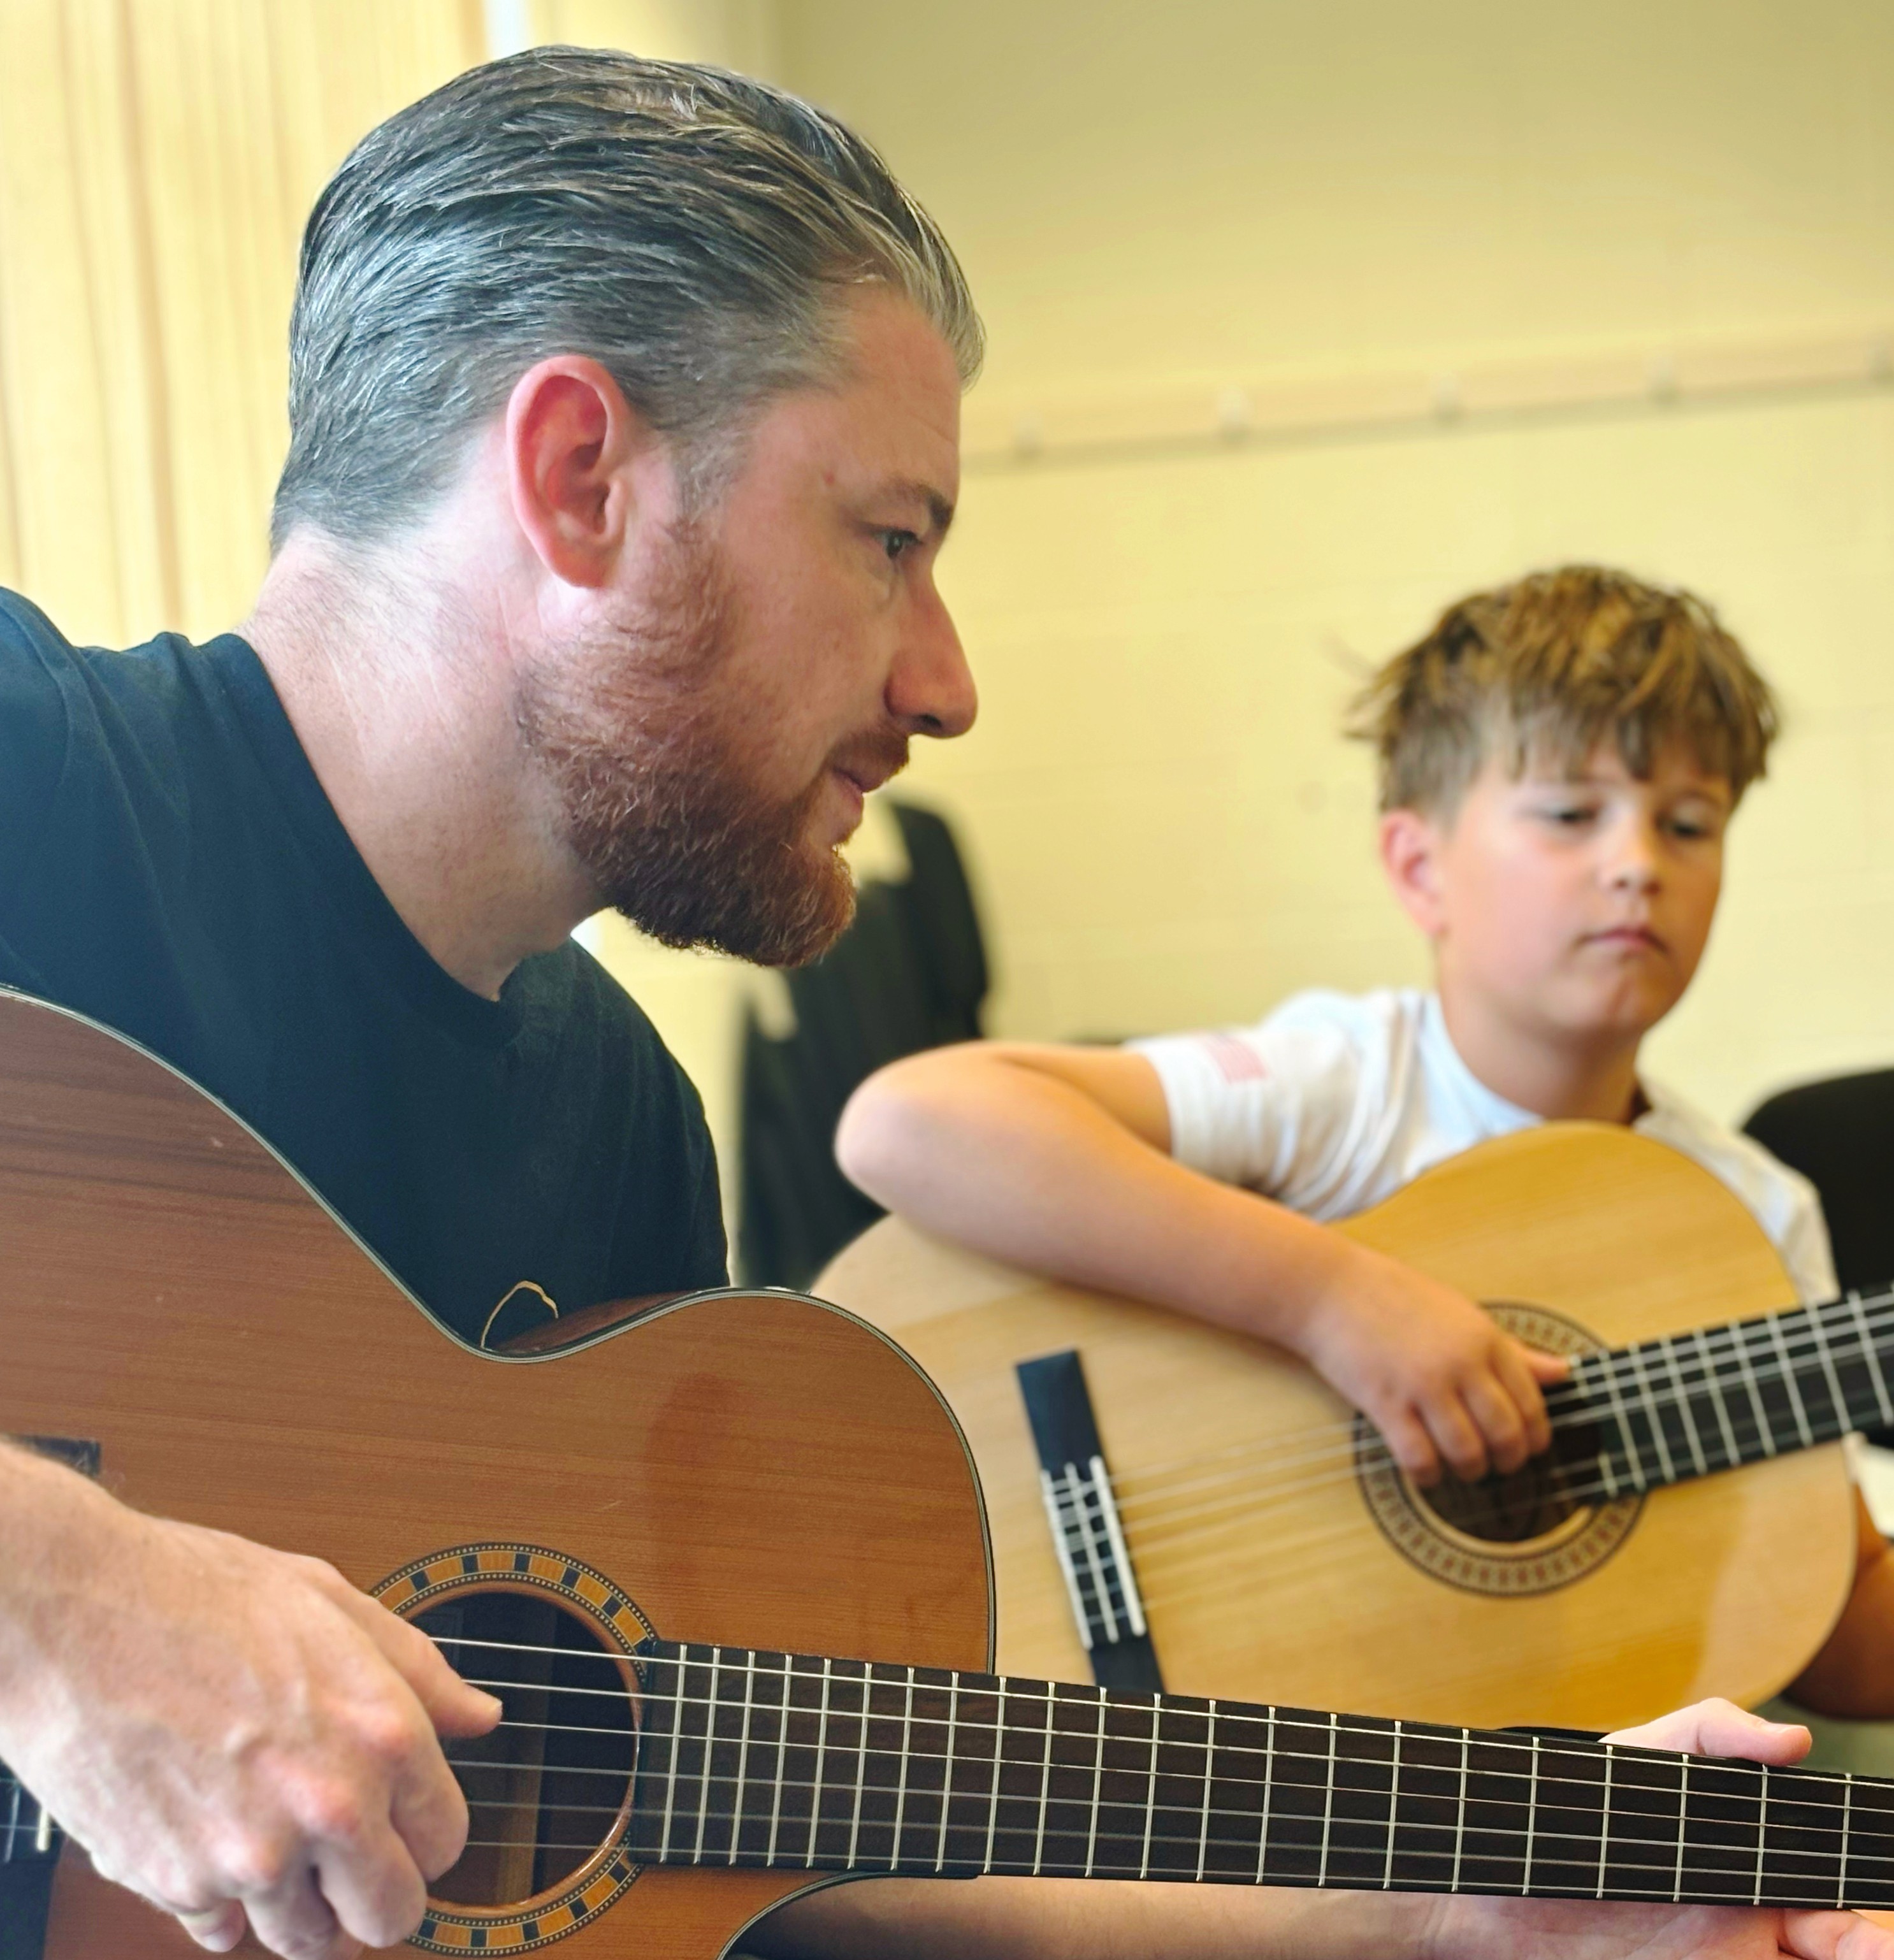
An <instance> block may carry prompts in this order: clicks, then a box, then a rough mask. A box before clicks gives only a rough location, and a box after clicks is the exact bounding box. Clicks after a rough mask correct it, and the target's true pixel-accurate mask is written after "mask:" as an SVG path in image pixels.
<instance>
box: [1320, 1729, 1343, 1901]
mask: <svg viewBox="0 0 1894 1960" xmlns="http://www.w3.org/2000/svg"><path fill="white" fill-rule="evenodd" d="M1338 1719H1339V1718H1338V1717H1335V1716H1333V1715H1331V1716H1330V1717H1329V1780H1328V1787H1327V1788H1326V1790H1324V1791H1323V1794H1322V1858H1321V1862H1320V1863H1319V1864H1318V1865H1317V1866H1316V1877H1315V1882H1316V1884H1317V1885H1326V1884H1327V1883H1328V1882H1329V1830H1330V1828H1332V1825H1333V1824H1334V1822H1335V1723H1336V1721H1337V1720H1338Z"/></svg>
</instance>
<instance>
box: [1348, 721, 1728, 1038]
mask: <svg viewBox="0 0 1894 1960" xmlns="http://www.w3.org/2000/svg"><path fill="white" fill-rule="evenodd" d="M1730 807H1731V797H1730V789H1729V785H1728V784H1727V782H1725V781H1724V779H1723V778H1721V777H1720V776H1714V775H1706V774H1705V772H1704V770H1703V769H1702V768H1701V766H1700V765H1698V762H1696V761H1695V759H1694V758H1693V757H1692V755H1691V754H1690V753H1689V750H1688V749H1686V748H1685V747H1683V746H1682V745H1681V744H1680V743H1673V744H1670V745H1669V746H1666V747H1665V748H1664V749H1662V750H1661V751H1660V753H1659V754H1658V755H1657V757H1656V759H1655V761H1654V767H1653V768H1652V771H1651V775H1650V781H1647V782H1640V781H1638V779H1637V778H1635V777H1634V776H1633V775H1631V772H1630V771H1629V770H1628V769H1627V768H1625V764H1624V761H1623V759H1622V757H1621V756H1619V753H1618V752H1617V750H1616V749H1615V747H1614V746H1612V745H1611V744H1610V743H1605V744H1603V745H1601V746H1600V747H1599V748H1598V749H1596V750H1595V751H1594V752H1593V754H1592V755H1591V756H1590V758H1589V759H1587V761H1586V762H1584V764H1583V765H1581V766H1580V767H1579V768H1577V770H1576V771H1574V772H1568V771H1567V770H1566V769H1565V768H1559V767H1557V766H1555V765H1548V764H1545V763H1536V764H1532V765H1528V767H1527V768H1526V773H1525V774H1524V775H1523V776H1521V777H1520V778H1518V779H1517V780H1515V779H1514V778H1512V777H1511V776H1510V775H1508V774H1507V772H1506V771H1505V770H1504V768H1502V767H1501V765H1499V764H1498V762H1488V763H1487V765H1485V768H1482V771H1481V772H1480V773H1479V775H1478V776H1477V777H1476V778H1475V779H1474V781H1473V782H1472V784H1471V785H1470V786H1469V788H1468V790H1467V791H1466V795H1465V796H1464V797H1463V799H1462V800H1461V802H1460V805H1459V809H1458V810H1457V811H1456V813H1454V815H1453V816H1452V817H1451V818H1450V819H1445V820H1442V819H1434V818H1429V817H1425V816H1421V814H1419V813H1418V812H1415V811H1412V810H1396V811H1391V812H1390V813H1389V814H1388V816H1386V817H1385V818H1384V819H1383V823H1382V839H1381V842H1382V856H1383V862H1384V864H1386V867H1387V870H1388V873H1389V878H1390V879H1391V880H1392V881H1393V884H1394V887H1395V890H1396V896H1399V898H1400V899H1401V901H1402V904H1403V905H1405V907H1406V908H1407V911H1408V912H1409V915H1410V916H1411V917H1412V918H1413V919H1414V921H1415V923H1416V924H1418V925H1419V926H1420V928H1421V930H1422V931H1424V932H1425V933H1426V934H1427V935H1428V937H1429V938H1430V939H1431V940H1432V941H1433V943H1434V950H1435V955H1436V959H1437V965H1438V970H1439V978H1440V988H1441V990H1442V991H1443V992H1444V993H1459V994H1462V995H1463V996H1472V995H1477V996H1479V997H1480V998H1481V999H1482V1001H1483V1003H1484V1004H1485V1006H1486V1007H1488V1009H1489V1010H1492V1011H1494V1012H1495V1013H1498V1015H1500V1016H1501V1017H1503V1018H1504V1020H1506V1021H1507V1023H1510V1024H1511V1025H1512V1026H1514V1027H1515V1028H1516V1029H1517V1030H1518V1031H1519V1032H1520V1033H1521V1034H1522V1035H1525V1036H1537V1037H1539V1038H1541V1039H1551V1040H1555V1041H1558V1042H1561V1043H1565V1042H1570V1041H1571V1040H1572V1039H1574V1038H1576V1039H1579V1040H1580V1041H1581V1042H1582V1041H1584V1040H1586V1039H1588V1038H1597V1039H1603V1040H1606V1041H1607V1042H1622V1041H1624V1040H1625V1039H1629V1040H1631V1041H1632V1042H1635V1041H1636V1040H1637V1039H1638V1037H1639V1036H1641V1035H1642V1034H1643V1033H1644V1032H1645V1031H1646V1029H1649V1028H1650V1027H1651V1026H1654V1024H1655V1023H1657V1021H1659V1020H1661V1019H1662V1018H1663V1016H1664V1015H1665V1014H1666V1013H1669V1012H1670V1010H1671V1008H1672V1007H1674V1006H1675V1005H1676V1003H1677V1001H1678V999H1679V997H1680V996H1681V995H1682V992H1683V991H1684V989H1685V988H1686V987H1687V986H1689V984H1690V978H1691V975H1692V974H1693V973H1695V972H1696V970H1697V962H1698V960H1699V959H1701V957H1702V956H1703V949H1704V944H1705V941H1706V940H1708V937H1709V936H1710V922H1711V919H1712V918H1714V915H1715V913H1716V908H1717V893H1718V890H1719V889H1720V888H1721V884H1722V880H1723V834H1724V826H1725V825H1726V824H1727V822H1728V820H1729V816H1730Z"/></svg>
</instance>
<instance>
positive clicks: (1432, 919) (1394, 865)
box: [1380, 810, 1447, 939]
mask: <svg viewBox="0 0 1894 1960" xmlns="http://www.w3.org/2000/svg"><path fill="white" fill-rule="evenodd" d="M1443 838H1444V832H1443V830H1442V827H1441V826H1440V823H1439V822H1438V821H1437V819H1435V818H1433V817H1431V816H1423V815H1422V814H1421V812H1420V811H1419V810H1389V811H1388V812H1387V813H1386V815H1385V816H1383V818H1382V819H1381V829H1380V846H1381V868H1382V870H1384V871H1385V872H1386V873H1387V877H1388V883H1389V885H1390V886H1392V887H1393V891H1394V896H1396V898H1397V899H1399V900H1400V902H1401V909H1402V911H1403V912H1405V913H1406V914H1407V915H1408V917H1409V918H1411V919H1412V921H1414V923H1415V924H1416V925H1417V926H1418V927H1419V928H1420V929H1421V931H1423V932H1424V933H1425V934H1427V936H1428V938H1429V939H1437V938H1438V937H1440V934H1441V933H1442V932H1443V931H1444V930H1445V928H1446V925H1447V913H1446V908H1445V906H1444V904H1443V903H1442V900H1441V891H1440V845H1441V842H1442V841H1443Z"/></svg>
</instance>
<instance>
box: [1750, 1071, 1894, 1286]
mask: <svg viewBox="0 0 1894 1960" xmlns="http://www.w3.org/2000/svg"><path fill="white" fill-rule="evenodd" d="M1743 1128H1744V1129H1745V1130H1746V1131H1748V1132H1749V1134H1750V1135H1751V1136H1752V1137H1753V1138H1756V1141H1757V1142H1758V1143H1759V1144H1762V1146H1763V1147H1764V1148H1765V1149H1766V1150H1771V1151H1773V1152H1774V1153H1775V1155H1776V1156H1778V1157H1780V1158H1781V1160H1782V1161H1783V1162H1784V1163H1785V1164H1787V1165H1788V1166H1790V1167H1791V1169H1795V1170H1799V1171H1800V1173H1802V1175H1803V1176H1804V1177H1806V1179H1808V1180H1809V1181H1810V1183H1812V1184H1813V1185H1814V1186H1815V1188H1816V1190H1817V1191H1818V1192H1819V1193H1820V1194H1821V1198H1822V1211H1823V1213H1824V1214H1825V1215H1826V1217H1827V1219H1828V1222H1829V1238H1830V1239H1832V1242H1833V1243H1834V1246H1835V1271H1837V1273H1838V1274H1839V1275H1840V1276H1841V1284H1842V1285H1843V1286H1844V1287H1866V1286H1877V1287H1878V1286H1882V1285H1885V1284H1887V1283H1888V1282H1889V1281H1894V1068H1880V1069H1874V1070H1872V1071H1869V1072H1868V1073H1867V1074H1861V1075H1838V1076H1834V1077H1831V1078H1830V1079H1829V1080H1827V1081H1825V1082H1806V1083H1803V1084H1801V1085H1800V1087H1797V1088H1794V1089H1784V1090H1782V1091H1781V1093H1779V1094H1778V1095H1775V1096H1771V1097H1770V1098H1769V1099H1768V1101H1766V1102H1765V1103H1761V1104H1759V1106H1757V1108H1756V1109H1755V1110H1754V1111H1753V1112H1752V1114H1751V1115H1750V1117H1749V1121H1748V1122H1746V1123H1745V1124H1744V1125H1743Z"/></svg>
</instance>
